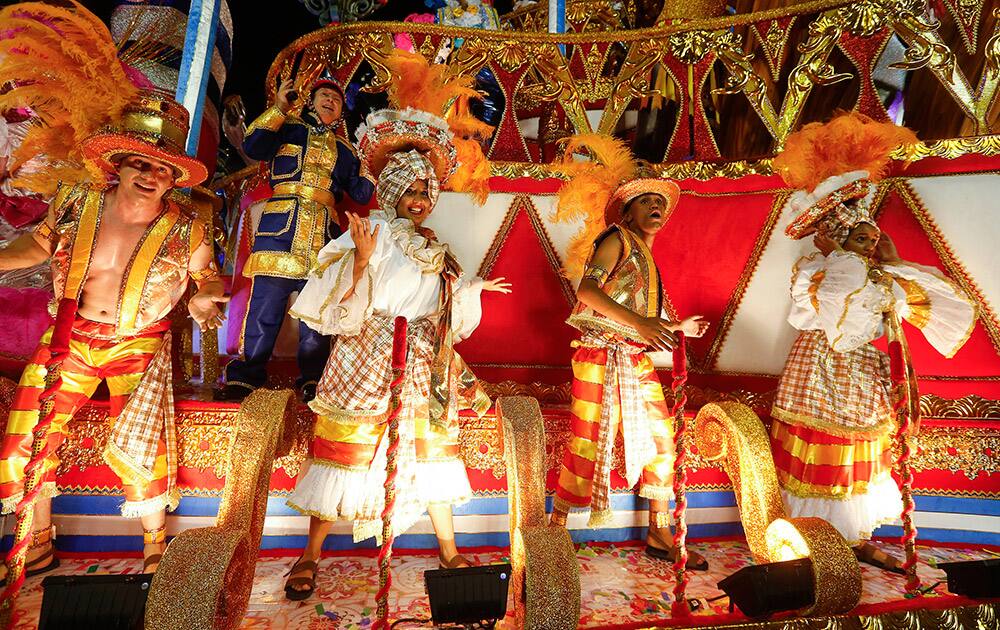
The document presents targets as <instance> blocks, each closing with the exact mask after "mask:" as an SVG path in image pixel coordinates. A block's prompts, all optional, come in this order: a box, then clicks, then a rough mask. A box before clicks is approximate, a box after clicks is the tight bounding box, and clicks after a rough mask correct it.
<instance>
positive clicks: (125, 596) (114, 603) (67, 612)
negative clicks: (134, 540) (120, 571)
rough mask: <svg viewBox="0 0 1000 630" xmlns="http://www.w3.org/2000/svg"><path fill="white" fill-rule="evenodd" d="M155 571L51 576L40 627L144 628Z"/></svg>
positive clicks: (49, 629)
mask: <svg viewBox="0 0 1000 630" xmlns="http://www.w3.org/2000/svg"><path fill="white" fill-rule="evenodd" d="M152 581H153V574H152V573H144V574H139V575H50V576H49V577H47V578H45V579H44V580H42V590H43V594H42V611H41V614H40V615H39V620H38V630H71V629H72V630H79V629H80V628H101V630H142V627H143V617H145V614H146V597H147V596H148V595H149V585H150V583H151V582H152Z"/></svg>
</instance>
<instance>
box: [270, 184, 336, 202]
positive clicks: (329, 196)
mask: <svg viewBox="0 0 1000 630" xmlns="http://www.w3.org/2000/svg"><path fill="white" fill-rule="evenodd" d="M274 194H275V195H287V196H290V197H299V198H300V199H308V200H310V201H315V202H316V203H319V204H322V205H324V206H326V207H327V208H331V209H332V208H333V207H334V205H335V203H336V199H335V198H334V196H333V193H332V192H330V191H329V190H327V189H326V188H316V187H315V186H306V185H305V184H299V183H297V182H283V183H281V184H278V185H277V186H275V187H274Z"/></svg>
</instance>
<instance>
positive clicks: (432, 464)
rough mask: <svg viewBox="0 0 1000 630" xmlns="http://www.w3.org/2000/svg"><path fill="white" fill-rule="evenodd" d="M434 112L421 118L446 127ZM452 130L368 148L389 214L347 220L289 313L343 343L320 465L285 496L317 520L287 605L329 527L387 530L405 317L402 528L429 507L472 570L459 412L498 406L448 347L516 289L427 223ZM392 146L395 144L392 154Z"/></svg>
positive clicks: (315, 460) (338, 346) (320, 436)
mask: <svg viewBox="0 0 1000 630" xmlns="http://www.w3.org/2000/svg"><path fill="white" fill-rule="evenodd" d="M432 118H433V117H430V118H422V120H421V122H423V123H425V124H427V123H428V122H429V123H430V124H432V125H433V124H436V121H435V120H432ZM440 124H441V125H444V123H443V121H441V123H440ZM369 126H370V127H371V126H372V122H371V120H370V121H369ZM443 129H445V130H446V129H447V127H446V126H444V127H443ZM446 135H447V134H444V133H437V134H436V142H437V144H434V143H428V142H424V143H415V144H416V146H417V147H422V148H423V149H425V150H422V151H420V150H416V149H414V148H412V147H413V146H414V143H401V142H396V143H395V144H391V146H390V145H388V143H382V145H378V146H382V149H383V154H382V155H381V157H380V158H379V157H376V155H377V154H378V146H376V145H377V143H373V142H367V143H366V142H365V140H362V142H361V150H362V154H363V155H362V160H363V161H364V162H365V164H366V166H367V167H368V168H369V169H370V172H371V173H372V174H374V175H377V176H378V183H377V188H376V197H377V201H378V205H379V208H378V210H377V211H374V212H372V213H371V216H370V218H361V217H359V216H357V215H350V216H349V220H350V230H349V231H348V232H347V233H345V234H343V235H342V236H341V237H340V238H338V239H336V240H334V241H332V242H331V243H329V244H328V245H327V246H326V247H325V248H324V249H323V250H322V251H321V252H320V254H319V264H318V266H317V268H316V269H315V270H314V272H313V273H314V277H311V278H310V280H309V282H308V283H307V285H306V287H305V289H304V290H303V292H302V294H301V295H300V296H299V297H298V299H297V300H296V302H295V304H294V305H293V307H292V309H291V314H292V316H293V317H297V318H299V319H300V320H302V321H304V322H305V323H306V324H308V325H309V326H310V327H312V328H315V329H316V330H318V331H320V332H322V333H323V334H327V335H336V336H337V338H336V341H335V342H334V345H333V349H332V351H331V354H330V359H329V361H328V363H327V366H326V370H325V372H324V375H323V378H322V379H321V380H320V382H319V385H318V387H317V392H316V398H315V400H313V401H312V402H311V403H310V406H311V408H312V409H313V410H314V411H316V413H317V415H318V418H317V424H316V431H315V436H314V440H313V444H312V448H311V453H310V457H309V459H308V461H307V462H306V464H305V465H304V467H303V470H302V471H301V472H300V474H299V477H298V481H297V483H296V487H295V491H294V492H293V493H292V495H291V497H290V498H289V500H288V504H289V505H290V506H291V507H293V508H294V509H296V510H298V511H299V512H301V513H303V514H306V515H309V516H310V517H311V519H310V527H309V542H308V544H307V546H306V548H305V549H304V551H303V553H302V557H301V558H300V561H299V562H297V563H296V565H295V566H294V567H293V568H292V571H291V572H290V578H289V580H288V582H287V584H286V587H285V592H286V596H287V597H288V598H290V599H296V600H297V599H305V598H307V597H308V596H309V595H310V594H311V593H312V590H313V589H314V587H315V577H316V570H317V567H316V562H317V561H318V559H319V557H320V552H321V550H322V544H323V540H324V538H325V537H326V535H327V533H328V532H329V530H330V527H331V525H332V522H333V521H335V520H353V521H355V525H354V539H355V541H360V540H363V539H365V538H369V537H372V536H376V537H377V538H378V537H380V536H381V531H382V523H381V520H380V518H379V516H380V514H381V511H382V508H383V503H384V501H383V496H384V490H383V483H384V480H385V449H386V445H387V444H386V443H387V441H388V440H387V439H385V435H386V434H385V429H386V426H387V425H386V413H387V410H388V405H389V382H390V380H391V376H392V371H391V364H390V362H391V357H390V354H391V347H392V337H393V320H394V319H395V318H396V317H397V316H403V317H405V318H406V319H407V320H408V321H409V328H408V334H407V341H408V345H409V355H408V360H407V365H406V371H405V377H404V378H405V380H404V384H403V391H402V396H401V400H402V409H401V413H400V416H399V436H400V437H399V439H400V448H399V451H398V455H397V477H396V503H395V506H396V507H395V511H394V516H393V521H392V523H393V530H394V532H395V533H396V534H397V535H398V534H401V533H403V532H405V531H406V530H407V529H408V528H409V527H410V526H411V525H413V523H414V522H415V521H416V520H417V519H418V518H419V517H420V515H421V514H422V513H423V512H424V511H425V510H426V511H427V512H428V514H429V515H430V518H431V523H432V524H433V526H434V531H435V534H436V536H437V539H438V546H439V561H440V565H441V566H442V567H446V568H453V567H459V566H468V562H467V561H466V559H465V558H464V557H462V555H461V554H460V553H459V552H458V549H457V547H456V544H455V534H454V529H453V522H452V511H451V507H452V505H456V504H461V503H464V502H466V501H468V500H469V499H470V498H471V495H472V491H471V488H470V486H469V480H468V476H467V474H466V470H465V464H464V463H463V461H462V459H461V453H460V445H459V439H458V438H459V426H458V412H459V409H460V408H471V409H474V410H475V411H476V412H477V413H478V414H480V415H482V414H483V413H485V411H486V410H487V409H488V407H489V406H490V400H489V398H488V397H487V396H486V395H485V394H484V393H483V391H482V390H481V389H480V388H479V385H478V383H477V381H476V379H475V376H474V375H473V374H472V372H471V371H469V369H468V368H467V367H466V366H465V364H464V362H463V361H462V359H461V357H460V356H459V355H458V354H457V353H455V352H454V350H453V347H452V346H453V344H454V343H455V342H457V341H460V340H461V339H464V338H465V337H467V336H468V335H470V334H471V333H472V331H473V330H475V328H476V326H478V324H479V320H480V317H481V309H480V294H481V292H482V291H496V292H500V293H510V285H509V284H508V283H506V282H504V279H503V278H498V279H495V280H489V281H484V280H481V279H479V278H476V277H474V276H467V275H464V274H463V273H462V270H461V268H460V267H459V265H458V263H457V262H456V260H455V258H454V256H453V255H452V254H451V252H450V251H449V249H448V246H447V245H446V244H444V243H441V242H440V241H438V240H437V239H436V238H435V236H434V233H433V232H432V231H430V230H428V229H426V228H424V227H423V223H424V221H425V220H426V219H427V217H428V216H430V214H431V212H432V211H433V209H434V205H435V203H436V202H437V198H438V191H439V182H440V181H441V180H443V179H444V178H445V177H447V175H448V174H449V173H450V172H451V171H452V169H453V168H454V150H453V149H451V151H450V153H449V151H448V149H449V148H450V147H448V146H444V147H442V146H440V145H441V144H442V141H441V139H442V138H444V137H445V136H446ZM406 137H410V136H406ZM401 144H402V146H400V145H401ZM386 146H390V148H392V149H395V150H393V151H392V152H391V153H390V152H388V151H386V150H385V147H386ZM366 148H367V149H368V154H367V155H366V154H365V153H366ZM449 155H450V161H449ZM383 164H384V167H383V166H382V165H383Z"/></svg>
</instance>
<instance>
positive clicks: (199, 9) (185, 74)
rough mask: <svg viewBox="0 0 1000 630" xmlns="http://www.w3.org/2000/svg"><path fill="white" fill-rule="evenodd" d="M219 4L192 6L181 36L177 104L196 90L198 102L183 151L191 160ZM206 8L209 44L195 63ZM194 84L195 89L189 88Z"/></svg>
mask: <svg viewBox="0 0 1000 630" xmlns="http://www.w3.org/2000/svg"><path fill="white" fill-rule="evenodd" d="M220 2H221V0H198V1H195V2H192V3H191V10H190V11H189V12H188V23H187V32H186V33H185V35H184V55H183V57H182V58H181V68H180V75H179V76H178V79H177V100H178V101H179V102H181V103H184V101H185V100H186V98H187V95H188V93H189V92H190V91H191V90H192V89H195V90H197V93H196V94H197V100H196V103H195V106H194V109H193V110H192V111H191V112H190V114H191V131H190V132H189V133H188V139H187V145H186V150H187V154H188V155H191V156H194V155H197V153H198V138H199V137H200V134H201V118H202V115H203V114H204V111H205V91H206V88H207V87H208V77H209V75H210V74H211V69H212V53H213V51H214V50H215V35H216V30H217V29H216V27H217V26H218V23H219V10H220V6H219V5H220ZM208 5H210V6H211V8H210V9H209V10H211V14H210V15H211V21H210V24H209V28H208V43H207V46H206V49H205V54H204V56H203V58H201V59H195V58H194V54H195V46H196V44H197V41H198V38H199V36H200V34H201V31H200V28H199V27H200V25H201V24H200V23H201V18H202V14H203V13H204V12H205V10H206V8H208ZM193 81H197V85H191V84H192V82H193Z"/></svg>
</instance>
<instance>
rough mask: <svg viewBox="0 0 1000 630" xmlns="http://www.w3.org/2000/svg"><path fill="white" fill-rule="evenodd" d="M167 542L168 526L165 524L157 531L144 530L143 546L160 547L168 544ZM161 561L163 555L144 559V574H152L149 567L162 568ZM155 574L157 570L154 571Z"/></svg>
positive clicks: (155, 554)
mask: <svg viewBox="0 0 1000 630" xmlns="http://www.w3.org/2000/svg"><path fill="white" fill-rule="evenodd" d="M166 540H167V525H166V524H163V525H161V526H160V527H158V528H156V529H144V530H142V544H143V545H159V544H161V543H164V542H166ZM160 560H163V554H162V553H154V554H152V555H150V556H146V557H145V558H143V559H142V572H143V573H150V570H149V567H151V566H153V565H156V568H157V569H158V568H159V567H160ZM152 572H153V573H155V572H156V569H153V571H152Z"/></svg>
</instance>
